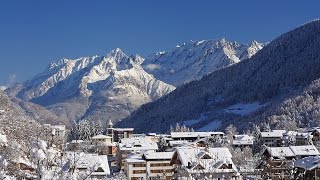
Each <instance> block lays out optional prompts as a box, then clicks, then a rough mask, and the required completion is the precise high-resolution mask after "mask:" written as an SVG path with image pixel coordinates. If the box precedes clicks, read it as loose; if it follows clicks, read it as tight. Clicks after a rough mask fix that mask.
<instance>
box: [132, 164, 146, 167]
mask: <svg viewBox="0 0 320 180" xmlns="http://www.w3.org/2000/svg"><path fill="white" fill-rule="evenodd" d="M133 167H146V164H133Z"/></svg>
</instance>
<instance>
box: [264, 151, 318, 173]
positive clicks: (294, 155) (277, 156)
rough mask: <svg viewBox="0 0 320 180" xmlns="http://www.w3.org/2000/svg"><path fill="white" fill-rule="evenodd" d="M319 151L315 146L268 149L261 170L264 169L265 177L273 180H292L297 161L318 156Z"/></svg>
mask: <svg viewBox="0 0 320 180" xmlns="http://www.w3.org/2000/svg"><path fill="white" fill-rule="evenodd" d="M318 155H319V151H318V150H317V148H316V147H315V146H313V145H307V146H288V147H266V149H265V150H264V152H263V153H262V157H261V161H260V164H259V165H258V168H259V169H263V172H264V174H265V175H268V177H265V178H271V179H281V178H283V179H291V172H290V171H291V170H292V169H293V165H294V164H293V163H294V161H295V160H297V159H300V158H304V157H308V156H318Z"/></svg>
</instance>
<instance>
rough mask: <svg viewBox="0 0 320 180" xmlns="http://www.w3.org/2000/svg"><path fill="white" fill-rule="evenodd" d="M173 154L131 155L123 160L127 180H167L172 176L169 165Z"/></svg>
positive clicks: (148, 153)
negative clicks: (157, 179) (159, 179)
mask: <svg viewBox="0 0 320 180" xmlns="http://www.w3.org/2000/svg"><path fill="white" fill-rule="evenodd" d="M172 155H173V152H153V151H151V152H145V153H144V154H142V155H137V154H135V155H131V156H129V157H128V158H126V160H125V172H126V174H127V177H128V179H129V180H135V179H156V178H159V177H161V179H166V180H169V179H171V178H172V176H173V167H172V165H171V164H170V161H171V158H172Z"/></svg>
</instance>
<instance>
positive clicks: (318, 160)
mask: <svg viewBox="0 0 320 180" xmlns="http://www.w3.org/2000/svg"><path fill="white" fill-rule="evenodd" d="M294 166H295V167H298V168H303V169H305V170H309V171H310V170H313V169H320V156H309V157H305V158H302V159H298V160H296V161H295V162H294Z"/></svg>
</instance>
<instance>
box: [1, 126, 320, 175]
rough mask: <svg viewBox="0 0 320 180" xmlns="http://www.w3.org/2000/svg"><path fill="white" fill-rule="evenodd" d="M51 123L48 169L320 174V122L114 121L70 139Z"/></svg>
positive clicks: (20, 163) (30, 166) (30, 167)
mask: <svg viewBox="0 0 320 180" xmlns="http://www.w3.org/2000/svg"><path fill="white" fill-rule="evenodd" d="M45 126H46V128H48V129H51V130H52V131H51V133H49V134H47V136H50V138H49V139H54V144H53V143H52V142H53V141H50V140H49V141H39V143H38V144H37V145H38V146H37V147H38V148H37V149H35V150H32V151H33V152H36V153H35V157H38V158H39V159H45V158H47V159H49V157H48V156H52V157H51V161H50V163H48V162H49V161H46V163H45V164H46V166H45V167H46V168H47V169H49V170H52V169H55V166H60V165H61V166H62V170H63V171H66V172H69V173H70V172H72V174H73V173H75V174H78V175H79V174H82V175H84V176H81V177H86V178H85V179H129V180H143V179H165V180H169V179H217V180H218V179H232V180H240V179H319V178H320V153H319V147H320V128H319V127H312V128H304V129H297V130H295V131H286V130H275V129H274V130H271V129H267V130H266V129H264V130H263V131H261V132H254V133H248V134H238V133H237V132H236V129H235V128H234V127H233V126H232V125H231V126H229V127H228V128H227V129H226V132H213V131H212V132H196V131H193V130H192V129H189V128H186V127H185V126H180V125H179V124H177V125H176V127H174V128H171V132H170V133H168V134H156V133H148V134H135V133H134V129H133V128H114V127H113V124H112V122H111V121H110V122H108V124H107V128H106V130H105V133H103V134H98V135H95V136H93V137H91V138H90V140H78V139H76V140H71V141H69V142H67V141H66V140H65V137H66V135H67V133H68V131H67V129H66V128H65V126H64V125H49V124H47V125H45ZM2 139H4V138H2ZM0 145H1V144H0ZM52 147H54V148H52ZM53 149H55V150H53ZM49 152H51V154H54V155H50V153H49ZM44 156H47V157H44ZM54 157H58V158H54ZM36 162H38V163H39V162H40V161H39V160H38V161H36ZM58 162H60V165H58V164H59V163H58ZM38 165H39V164H38ZM17 167H18V168H19V171H21V173H20V174H22V175H23V174H24V175H28V176H27V177H29V178H30V179H32V175H33V174H35V173H36V172H37V169H39V167H38V166H37V164H35V163H34V162H30V160H28V158H19V160H17ZM22 175H21V177H22ZM50 176H54V174H51V175H50ZM78 177H79V176H78Z"/></svg>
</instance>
